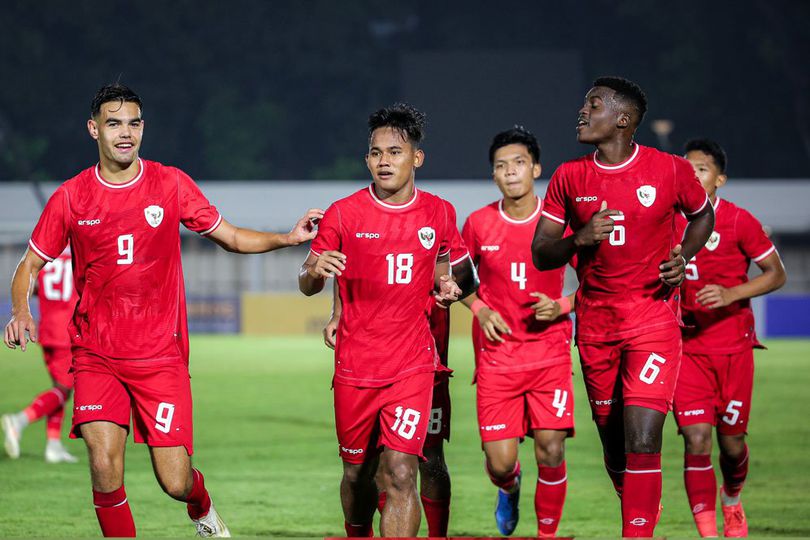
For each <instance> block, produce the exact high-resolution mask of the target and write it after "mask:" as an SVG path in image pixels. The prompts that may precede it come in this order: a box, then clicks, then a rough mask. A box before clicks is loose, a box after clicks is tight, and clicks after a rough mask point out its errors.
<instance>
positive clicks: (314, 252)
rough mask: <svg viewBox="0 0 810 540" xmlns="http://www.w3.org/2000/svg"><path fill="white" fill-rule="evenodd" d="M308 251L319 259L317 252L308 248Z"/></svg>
mask: <svg viewBox="0 0 810 540" xmlns="http://www.w3.org/2000/svg"><path fill="white" fill-rule="evenodd" d="M309 251H310V252H311V253H312V254H313V255H315V256H316V257H320V256H321V254H320V253H319V252H317V251H315V250H314V249H312V248H309Z"/></svg>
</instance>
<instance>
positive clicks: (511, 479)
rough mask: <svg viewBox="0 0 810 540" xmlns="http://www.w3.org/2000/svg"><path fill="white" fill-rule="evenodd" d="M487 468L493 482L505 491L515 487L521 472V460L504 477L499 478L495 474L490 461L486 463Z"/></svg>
mask: <svg viewBox="0 0 810 540" xmlns="http://www.w3.org/2000/svg"><path fill="white" fill-rule="evenodd" d="M486 469H487V474H488V475H489V479H490V480H491V481H492V483H493V484H495V485H496V486H498V487H499V488H501V489H502V490H504V491H509V490H510V489H512V488H513V487H515V480H516V479H517V477H518V475H519V474H520V461H518V462H517V463H515V468H514V469H513V470H512V472H510V473H509V474H507V475H506V476H505V477H504V478H498V477H497V476H495V475H493V474H492V471H490V470H489V463H487V464H486Z"/></svg>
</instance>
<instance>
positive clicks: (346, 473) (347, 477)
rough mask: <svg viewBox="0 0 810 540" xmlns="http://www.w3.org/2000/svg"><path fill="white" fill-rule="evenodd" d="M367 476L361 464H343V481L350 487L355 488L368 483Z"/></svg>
mask: <svg viewBox="0 0 810 540" xmlns="http://www.w3.org/2000/svg"><path fill="white" fill-rule="evenodd" d="M368 476H369V474H368V473H367V471H366V469H365V468H364V467H363V465H362V464H355V463H345V462H344V464H343V481H344V482H345V483H347V484H349V485H350V486H357V485H360V484H363V483H365V482H367V481H368Z"/></svg>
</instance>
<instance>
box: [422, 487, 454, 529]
mask: <svg viewBox="0 0 810 540" xmlns="http://www.w3.org/2000/svg"><path fill="white" fill-rule="evenodd" d="M420 498H421V499H422V508H424V509H425V521H427V526H428V536H430V537H432V538H443V537H446V536H447V527H448V525H449V523H450V498H449V497H448V498H447V499H443V500H435V499H430V498H428V497H425V496H424V495H421V496H420Z"/></svg>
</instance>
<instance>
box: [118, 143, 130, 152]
mask: <svg viewBox="0 0 810 540" xmlns="http://www.w3.org/2000/svg"><path fill="white" fill-rule="evenodd" d="M115 148H116V149H117V150H120V151H121V152H129V151H130V150H132V149H133V148H135V145H134V144H132V143H128V142H124V143H118V144H116V145H115Z"/></svg>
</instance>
